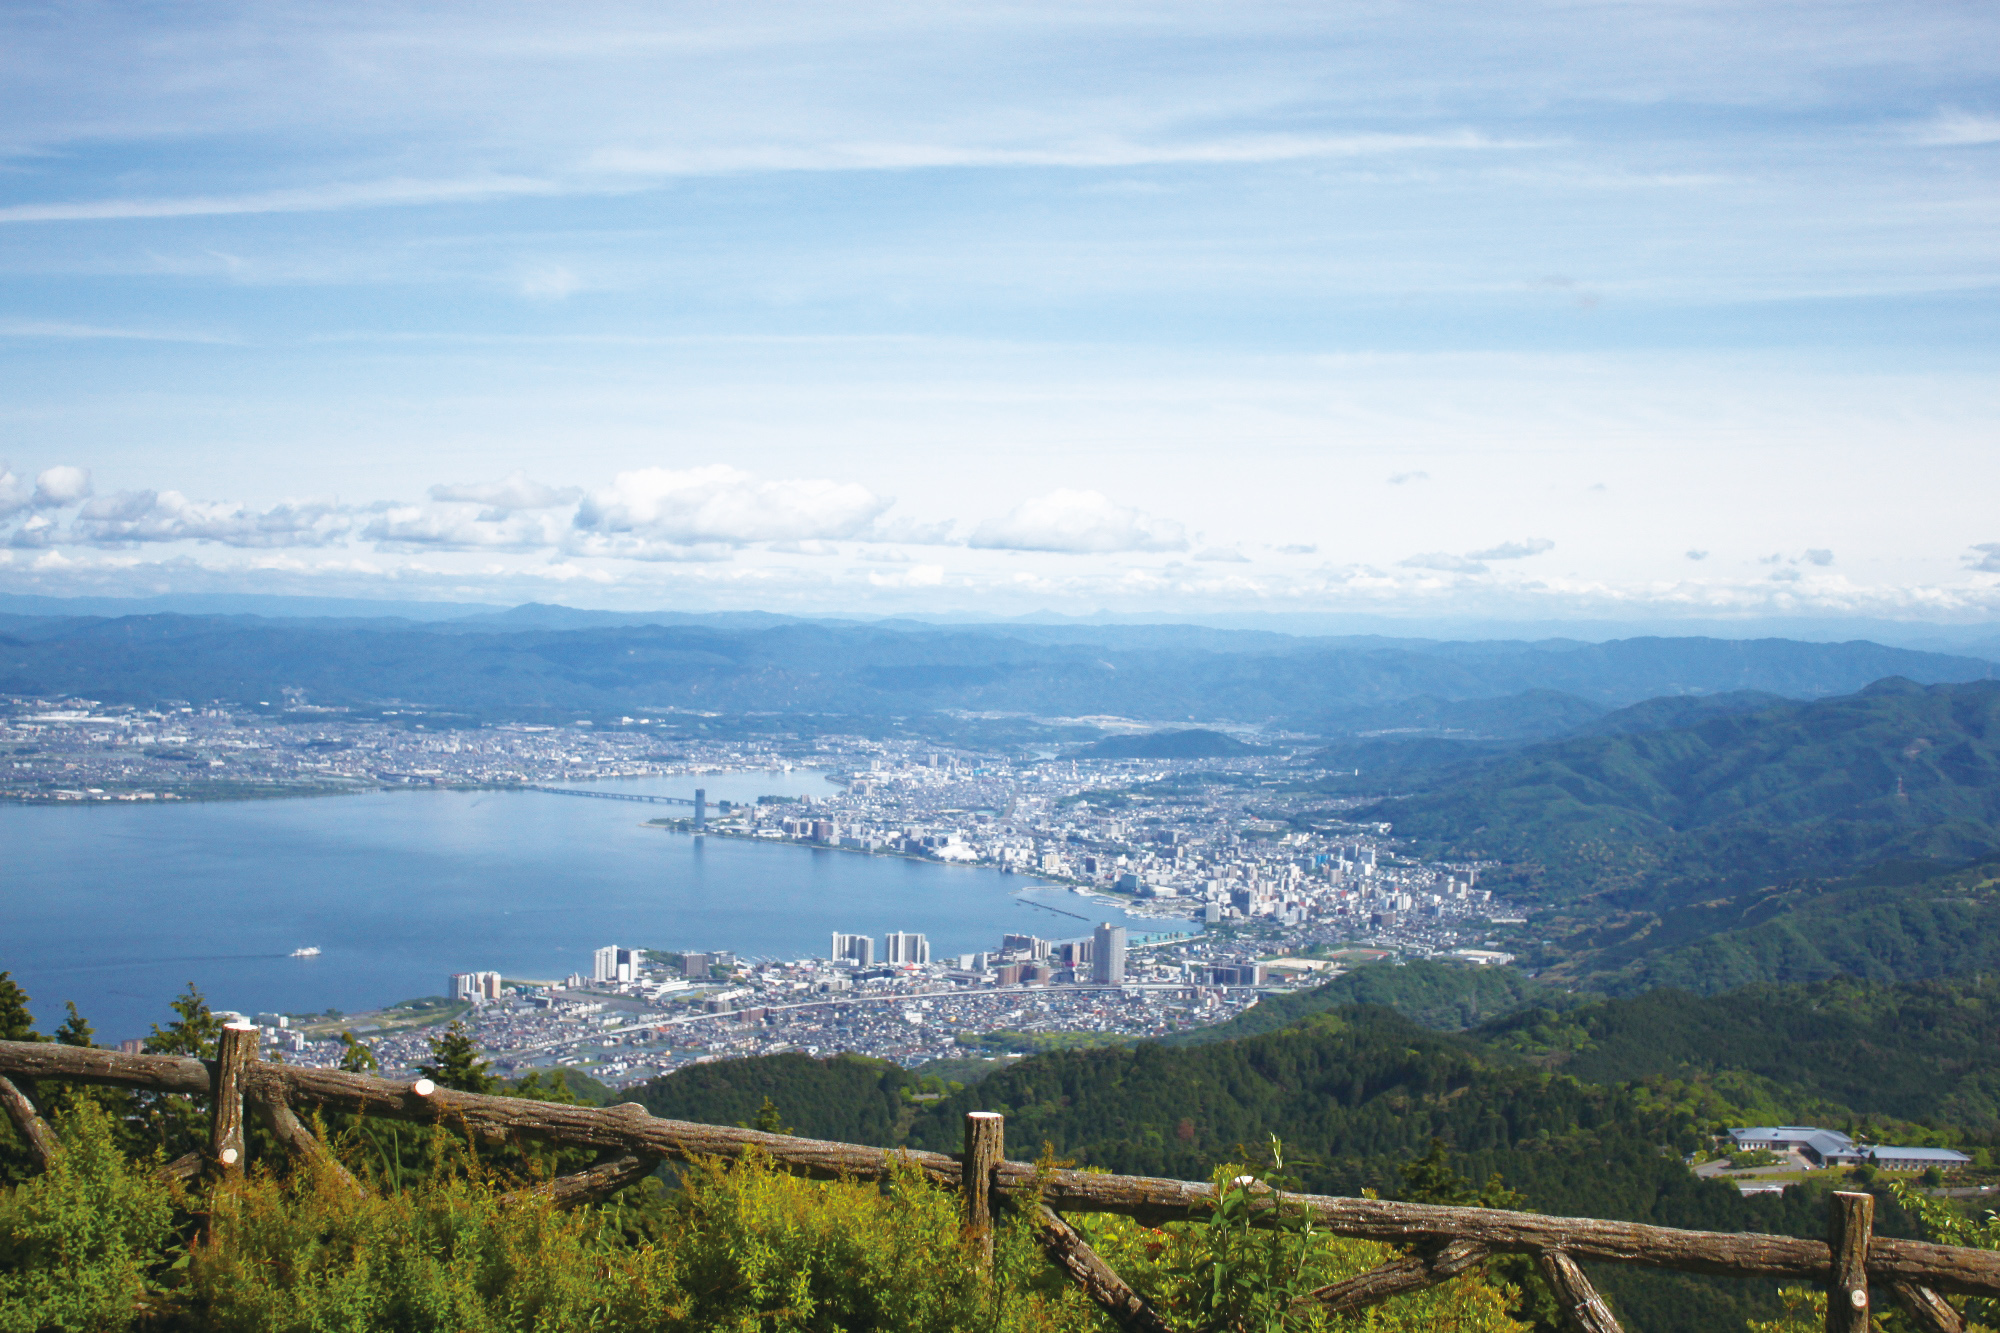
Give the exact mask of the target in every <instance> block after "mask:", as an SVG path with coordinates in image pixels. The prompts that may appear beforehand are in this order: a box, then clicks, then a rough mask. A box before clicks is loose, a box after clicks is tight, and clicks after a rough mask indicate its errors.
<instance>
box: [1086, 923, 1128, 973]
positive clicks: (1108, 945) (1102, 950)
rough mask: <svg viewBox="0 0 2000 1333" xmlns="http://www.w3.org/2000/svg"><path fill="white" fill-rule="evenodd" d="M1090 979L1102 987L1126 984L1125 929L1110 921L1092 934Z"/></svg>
mask: <svg viewBox="0 0 2000 1333" xmlns="http://www.w3.org/2000/svg"><path fill="white" fill-rule="evenodd" d="M1090 942H1091V949H1090V979H1091V980H1092V981H1094V982H1096V983H1097V984H1098V985H1100V986H1122V985H1124V984H1125V927H1123V926H1114V925H1112V924H1111V923H1110V922H1109V921H1106V922H1105V923H1104V924H1103V925H1101V926H1099V927H1098V928H1097V929H1096V930H1094V931H1092V932H1091V938H1090Z"/></svg>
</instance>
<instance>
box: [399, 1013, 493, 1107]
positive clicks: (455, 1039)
mask: <svg viewBox="0 0 2000 1333" xmlns="http://www.w3.org/2000/svg"><path fill="white" fill-rule="evenodd" d="M417 1069H418V1070H419V1071H420V1072H421V1073H422V1074H423V1076H424V1077H425V1078H427V1079H429V1080H430V1081H431V1082H433V1083H435V1084H437V1085H438V1086H440V1087H445V1088H456V1089H457V1090H458V1091H460V1092H491V1091H493V1085H494V1081H495V1080H494V1078H493V1072H492V1070H493V1066H492V1065H490V1064H488V1063H487V1062H486V1061H484V1060H482V1059H480V1058H479V1046H478V1044H477V1043H476V1042H474V1041H473V1040H472V1034H471V1033H470V1032H467V1031H466V1030H465V1024H464V1023H461V1022H456V1021H454V1022H453V1023H452V1025H451V1026H450V1027H448V1028H446V1029H445V1030H444V1033H443V1034H442V1035H441V1036H437V1037H433V1038H431V1063H429V1064H427V1065H418V1066H417Z"/></svg>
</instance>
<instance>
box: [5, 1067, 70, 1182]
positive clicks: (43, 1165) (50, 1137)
mask: <svg viewBox="0 0 2000 1333" xmlns="http://www.w3.org/2000/svg"><path fill="white" fill-rule="evenodd" d="M0 1105H4V1106H5V1107H6V1108H7V1119H9V1120H10V1121H12V1122H13V1124H14V1132H15V1133H17V1134H19V1135H20V1136H21V1141H22V1142H23V1143H25V1144H26V1145H27V1147H28V1160H29V1161H30V1162H31V1163H33V1165H34V1168H35V1170H37V1171H46V1170H48V1169H49V1161H50V1159H52V1158H53V1157H54V1156H55V1155H56V1132H55V1131H54V1130H52V1129H50V1128H49V1122H48V1121H46V1120H44V1119H42V1113H41V1112H40V1111H37V1110H36V1109H35V1104H34V1103H33V1102H31V1101H29V1100H28V1094H27V1093H25V1092H22V1091H21V1090H20V1089H19V1088H18V1087H16V1086H14V1083H13V1082H12V1081H11V1080H9V1079H5V1078H0Z"/></svg>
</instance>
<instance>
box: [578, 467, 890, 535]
mask: <svg viewBox="0 0 2000 1333" xmlns="http://www.w3.org/2000/svg"><path fill="white" fill-rule="evenodd" d="M893 503H895V502H894V501H893V500H890V499H886V498H884V497H882V496H878V495H875V494H873V493H872V492H870V491H869V490H868V489H867V488H866V487H864V486H860V485H857V484H855V483H853V482H844V483H843V482H834V481H825V480H807V479H798V480H786V481H762V480H759V479H758V478H756V477H754V476H752V475H751V474H750V473H748V472H743V471H740V470H739V469H737V468H733V467H730V466H728V465H727V464H722V463H716V464H712V465H710V466H708V467H698V468H688V469H686V470H684V471H674V470H671V469H668V468H659V467H650V468H641V469H639V470H638V471H636V472H621V473H619V474H618V476H617V477H615V478H614V479H613V480H612V483H611V485H609V486H606V487H603V488H601V489H599V490H596V491H593V492H592V493H591V494H590V495H589V496H588V497H587V498H586V499H585V500H584V502H583V503H582V504H581V505H580V506H578V508H577V512H576V519H575V526H576V529H577V531H578V532H579V533H581V534H585V535H586V536H588V537H594V538H607V537H624V538H630V539H632V540H633V541H636V542H638V543H641V544H645V545H654V544H660V543H665V544H668V545H681V546H693V545H697V544H701V543H714V544H718V545H722V546H743V545H747V544H748V543H750V542H770V541H809V540H813V539H815V538H817V539H822V540H827V539H840V538H857V537H864V536H867V535H869V534H870V532H871V530H872V528H873V526H874V523H875V520H876V519H878V518H880V517H881V516H882V514H883V512H884V511H885V510H887V509H888V508H889V506H890V505H891V504H893ZM641 558H644V557H641Z"/></svg>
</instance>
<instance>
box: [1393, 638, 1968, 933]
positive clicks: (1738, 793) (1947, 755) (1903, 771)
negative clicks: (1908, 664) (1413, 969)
mask: <svg viewBox="0 0 2000 1333" xmlns="http://www.w3.org/2000/svg"><path fill="white" fill-rule="evenodd" d="M1370 814H1372V815H1373V817H1376V818H1381V819H1384V820H1389V821H1392V822H1393V824H1394V825H1395V830H1396V833H1397V835H1398V836H1399V837H1407V838H1412V839H1414V840H1416V841H1417V842H1418V843H1419V845H1420V846H1423V847H1426V848H1449V850H1450V851H1451V853H1452V854H1453V855H1455V856H1458V857H1462V858H1472V857H1491V858H1494V859H1497V860H1500V861H1501V862H1503V863H1504V866H1503V869H1502V870H1501V871H1499V872H1498V873H1497V874H1495V875H1493V876H1491V877H1490V882H1491V883H1493V885H1494V887H1495V888H1497V889H1500V890H1502V891H1503V892H1506V893H1508V894H1509V895H1510V896H1518V897H1520V898H1522V899H1525V900H1526V901H1529V902H1547V901H1557V902H1561V901H1565V900H1575V899H1580V898H1586V897H1589V898H1603V899H1609V900H1612V901H1614V902H1616V903H1617V904H1619V905H1620V906H1625V907H1632V908H1643V909H1647V910H1657V909H1659V908H1661V907H1663V906H1671V905H1674V904H1678V903H1684V902H1687V901H1690V900H1695V899H1700V898H1706V897H1713V896H1716V895H1718V894H1728V893H1732V892H1738V891H1741V890H1743V889H1746V888H1751V887H1755V886H1757V885H1760V884H1770V883H1775V882H1779V881H1782V880H1785V879H1795V878H1798V877H1800V876H1809V875H1821V876H1825V875H1842V874H1851V873H1854V872H1856V871H1858V870H1861V869H1863V868H1865V867H1867V866H1869V865H1872V864H1874V863H1876V862H1878V861H1883V860H1888V859H1896V858H1902V859H1910V860H1923V861H1931V862H1935V863H1937V864H1938V865H1939V867H1940V868H1942V867H1943V866H1945V865H1950V864H1956V863H1960V862H1964V861H1968V860H1972V859H1974V858H1976V857H1979V856H1983V855H1987V854H1989V853H1992V852H1994V851H2000V827H1996V824H2000V684H1996V683H1994V682H1987V681H1977V682H1972V683H1968V684H1960V685H1932V686H1922V685H1917V684H1915V683H1913V682H1911V681H1907V680H1902V679H1897V678H1891V679H1888V680H1884V681H1879V682H1876V683H1875V684H1874V685H1871V686H1870V687H1868V688H1867V689H1866V690H1863V691H1862V692H1860V693H1858V694H1854V695H1849V696H1845V697H1842V698H1836V699H1825V700H1818V701H1815V702H1811V703H1786V704H1781V705H1777V706H1774V707H1771V708H1766V709H1760V710H1758V711H1754V712H1746V713H1738V714H1734V715H1728V716H1722V717H1715V718H1710V719H1708V720H1705V721H1702V722H1698V723H1696V724H1694V725H1692V726H1683V727H1677V728H1671V729H1668V730H1663V731H1650V732H1643V733H1637V734H1627V735H1609V736H1589V737H1582V738H1578V739H1571V740H1561V741H1555V742H1550V743H1546V744H1542V745H1536V746H1532V747H1529V748H1528V749H1525V750H1521V751H1518V752H1515V753H1513V754H1509V755H1503V756H1501V757H1499V758H1497V759H1493V760H1491V761H1489V762H1487V763H1485V764H1484V765H1482V766H1480V767H1478V768H1476V769H1472V770H1470V771H1464V770H1461V771H1459V772H1457V773H1455V774H1454V775H1453V780H1452V782H1451V783H1450V784H1449V785H1448V786H1444V787H1441V788H1439V789H1437V790H1433V791H1430V792H1428V793H1425V794H1420V795H1416V796H1412V797H1409V798H1405V799H1399V800H1390V801H1387V802H1384V803H1382V804H1380V805H1378V806H1376V807H1374V808H1373V809H1372V811H1370Z"/></svg>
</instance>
